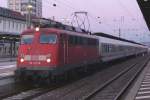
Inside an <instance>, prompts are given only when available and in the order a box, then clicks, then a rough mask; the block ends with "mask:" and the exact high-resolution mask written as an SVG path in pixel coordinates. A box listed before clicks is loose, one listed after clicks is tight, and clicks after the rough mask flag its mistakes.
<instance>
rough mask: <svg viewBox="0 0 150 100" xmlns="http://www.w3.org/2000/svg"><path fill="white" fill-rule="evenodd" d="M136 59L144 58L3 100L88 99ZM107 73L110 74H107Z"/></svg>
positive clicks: (23, 92) (18, 93) (12, 95)
mask: <svg viewBox="0 0 150 100" xmlns="http://www.w3.org/2000/svg"><path fill="white" fill-rule="evenodd" d="M136 60H138V61H139V60H142V59H141V58H137V59H130V60H129V61H125V62H123V63H121V64H118V65H113V66H112V67H108V68H107V69H104V70H102V71H101V72H97V73H96V74H94V75H91V76H88V77H85V78H83V79H79V80H78V81H75V82H70V83H66V84H61V85H59V86H58V85H55V86H50V87H45V88H30V89H28V90H22V91H19V92H16V93H13V94H10V95H7V96H6V95H5V96H1V97H3V100H14V99H21V100H30V99H33V100H49V98H51V100H70V99H71V100H74V99H77V100H78V99H86V97H88V96H87V95H86V94H91V93H89V91H90V92H91V91H92V92H93V91H94V89H95V88H97V86H102V85H103V83H106V82H107V81H108V80H109V79H111V77H112V76H116V75H117V73H119V72H120V71H122V70H123V69H124V67H125V66H129V65H130V64H129V63H132V64H133V65H135V61H136ZM128 68H129V67H128ZM110 72H111V73H110ZM106 73H108V74H107V75H106ZM104 75H105V76H104ZM99 76H103V77H99ZM60 98H61V99H60ZM87 99H88V98H87Z"/></svg>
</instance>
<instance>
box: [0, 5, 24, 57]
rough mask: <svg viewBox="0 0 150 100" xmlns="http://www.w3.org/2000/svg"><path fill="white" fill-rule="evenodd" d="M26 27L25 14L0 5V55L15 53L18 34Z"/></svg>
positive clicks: (12, 54) (6, 55) (5, 55)
mask: <svg viewBox="0 0 150 100" xmlns="http://www.w3.org/2000/svg"><path fill="white" fill-rule="evenodd" d="M26 28H27V25H26V18H25V16H23V15H21V14H20V13H19V12H15V11H12V10H9V9H6V8H2V7H0V57H9V56H16V55H17V48H18V44H19V35H20V33H21V32H22V31H23V30H25V29H26Z"/></svg>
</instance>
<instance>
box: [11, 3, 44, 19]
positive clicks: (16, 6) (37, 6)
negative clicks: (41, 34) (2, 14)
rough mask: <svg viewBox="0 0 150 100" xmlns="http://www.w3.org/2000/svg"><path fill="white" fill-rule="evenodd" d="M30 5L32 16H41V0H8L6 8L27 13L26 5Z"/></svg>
mask: <svg viewBox="0 0 150 100" xmlns="http://www.w3.org/2000/svg"><path fill="white" fill-rule="evenodd" d="M29 4H30V5H32V9H31V14H32V16H36V17H42V0H8V8H9V9H11V10H14V11H18V12H21V13H22V14H28V13H29V11H28V9H27V6H28V5H29Z"/></svg>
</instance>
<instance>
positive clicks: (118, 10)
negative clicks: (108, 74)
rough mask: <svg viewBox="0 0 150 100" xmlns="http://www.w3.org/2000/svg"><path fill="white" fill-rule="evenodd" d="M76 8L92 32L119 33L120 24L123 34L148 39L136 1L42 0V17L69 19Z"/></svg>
mask: <svg viewBox="0 0 150 100" xmlns="http://www.w3.org/2000/svg"><path fill="white" fill-rule="evenodd" d="M6 2H7V0H0V6H3V7H6V6H7V4H6ZM53 4H56V5H57V6H56V7H54V6H53ZM75 11H87V12H88V14H89V18H90V23H91V30H92V31H94V32H104V33H109V34H112V35H115V36H118V30H119V27H120V28H121V35H122V37H125V38H128V39H131V40H137V41H141V40H146V41H148V40H149V35H148V33H149V31H148V28H147V26H146V24H145V22H144V19H143V16H142V14H141V11H140V9H139V7H138V4H137V2H136V0H43V16H44V17H46V18H52V16H55V18H56V19H57V20H61V19H62V18H67V19H72V16H71V14H72V13H73V12H75ZM97 17H100V18H97ZM99 22H101V24H100V23H99Z"/></svg>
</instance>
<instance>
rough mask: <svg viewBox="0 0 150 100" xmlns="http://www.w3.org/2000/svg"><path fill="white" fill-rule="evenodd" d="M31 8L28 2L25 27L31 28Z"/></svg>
mask: <svg viewBox="0 0 150 100" xmlns="http://www.w3.org/2000/svg"><path fill="white" fill-rule="evenodd" d="M32 8H33V6H32V5H31V4H30V2H29V3H28V5H27V12H28V18H27V22H28V23H27V27H28V28H31V11H32Z"/></svg>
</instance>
